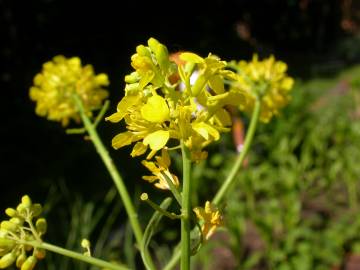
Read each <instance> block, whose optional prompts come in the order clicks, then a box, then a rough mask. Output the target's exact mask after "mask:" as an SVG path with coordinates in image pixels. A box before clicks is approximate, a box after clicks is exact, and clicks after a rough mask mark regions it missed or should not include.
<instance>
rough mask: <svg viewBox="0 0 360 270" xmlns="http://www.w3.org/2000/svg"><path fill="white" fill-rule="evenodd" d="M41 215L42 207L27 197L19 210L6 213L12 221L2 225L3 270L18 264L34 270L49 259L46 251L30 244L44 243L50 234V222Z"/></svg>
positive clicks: (0, 253) (26, 269) (18, 207)
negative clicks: (38, 264)
mask: <svg viewBox="0 0 360 270" xmlns="http://www.w3.org/2000/svg"><path fill="white" fill-rule="evenodd" d="M41 212H42V207H41V205H40V204H38V203H35V204H33V203H32V202H31V199H30V198H29V196H27V195H25V196H23V197H22V199H21V203H20V204H19V205H18V206H17V208H16V209H14V208H7V209H6V210H5V213H6V215H8V216H9V219H8V220H5V221H2V222H1V223H0V256H1V259H0V269H4V268H7V267H9V266H11V265H12V264H13V263H15V265H16V267H18V268H19V269H21V270H32V269H33V268H34V267H35V265H36V263H37V261H38V260H41V259H43V258H44V257H45V250H43V249H40V248H33V247H32V246H31V245H29V244H27V242H32V241H38V242H39V241H41V237H42V236H43V235H44V234H45V232H46V229H47V224H46V220H45V219H44V218H40V217H39V216H40V215H41ZM29 253H31V255H29Z"/></svg>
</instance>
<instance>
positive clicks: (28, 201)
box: [21, 195, 31, 208]
mask: <svg viewBox="0 0 360 270" xmlns="http://www.w3.org/2000/svg"><path fill="white" fill-rule="evenodd" d="M21 203H22V204H24V205H25V207H27V208H30V206H31V199H30V197H29V196H28V195H24V196H23V197H22V198H21Z"/></svg>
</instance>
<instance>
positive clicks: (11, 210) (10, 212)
mask: <svg viewBox="0 0 360 270" xmlns="http://www.w3.org/2000/svg"><path fill="white" fill-rule="evenodd" d="M5 214H7V215H8V216H9V217H16V216H17V211H16V210H15V209H14V208H6V210H5Z"/></svg>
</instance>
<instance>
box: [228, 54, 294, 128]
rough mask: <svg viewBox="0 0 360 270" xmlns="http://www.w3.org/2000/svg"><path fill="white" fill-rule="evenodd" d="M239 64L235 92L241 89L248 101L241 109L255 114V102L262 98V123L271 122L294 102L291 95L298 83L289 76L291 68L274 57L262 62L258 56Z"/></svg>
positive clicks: (234, 85)
mask: <svg viewBox="0 0 360 270" xmlns="http://www.w3.org/2000/svg"><path fill="white" fill-rule="evenodd" d="M236 65H237V69H238V75H239V78H238V81H237V83H234V84H233V87H232V89H233V91H236V90H240V89H241V91H243V92H244V93H245V96H246V102H245V103H242V104H240V110H242V111H245V112H248V113H251V112H252V111H253V109H254V106H255V100H256V99H257V98H260V100H261V113H260V120H261V121H262V122H265V123H267V122H269V121H270V120H271V118H272V117H273V116H276V115H278V114H279V112H280V109H281V108H283V107H284V106H285V105H286V104H287V103H288V102H289V100H290V95H289V92H290V91H291V89H292V87H293V84H294V80H293V78H291V77H289V76H287V74H286V70H287V65H286V64H285V63H284V62H281V61H276V60H275V58H274V57H273V56H271V57H269V58H267V59H264V60H262V61H259V60H258V57H257V55H254V57H253V59H252V61H251V62H246V61H240V62H238V63H237V64H236Z"/></svg>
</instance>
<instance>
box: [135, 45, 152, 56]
mask: <svg viewBox="0 0 360 270" xmlns="http://www.w3.org/2000/svg"><path fill="white" fill-rule="evenodd" d="M136 52H137V54H138V55H140V56H147V57H151V54H150V52H149V50H148V49H147V48H146V47H145V46H144V45H139V46H137V47H136Z"/></svg>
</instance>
